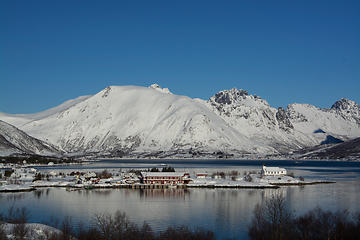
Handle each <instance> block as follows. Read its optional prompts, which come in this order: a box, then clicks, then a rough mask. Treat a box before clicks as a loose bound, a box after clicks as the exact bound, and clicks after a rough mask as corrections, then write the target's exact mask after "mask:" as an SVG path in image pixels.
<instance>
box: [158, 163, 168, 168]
mask: <svg viewBox="0 0 360 240" xmlns="http://www.w3.org/2000/svg"><path fill="white" fill-rule="evenodd" d="M158 166H160V167H166V166H167V164H165V163H160V164H158Z"/></svg>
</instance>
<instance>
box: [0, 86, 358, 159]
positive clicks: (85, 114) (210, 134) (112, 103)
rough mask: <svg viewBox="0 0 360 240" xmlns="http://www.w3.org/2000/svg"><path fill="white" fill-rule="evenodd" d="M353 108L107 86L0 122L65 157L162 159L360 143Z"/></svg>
mask: <svg viewBox="0 0 360 240" xmlns="http://www.w3.org/2000/svg"><path fill="white" fill-rule="evenodd" d="M359 116H360V115H359V105H358V104H357V103H355V102H352V101H350V100H347V99H341V100H340V101H338V102H337V103H335V104H334V105H333V107H332V108H331V109H319V108H316V107H314V106H311V105H306V104H292V105H289V106H288V108H287V109H286V110H284V109H283V108H279V109H275V108H272V107H271V106H270V105H269V104H268V103H267V102H266V101H265V100H264V99H261V98H260V97H258V96H256V95H254V96H252V95H249V94H248V92H247V91H245V90H237V89H236V88H233V89H231V90H225V91H221V92H219V93H217V94H216V95H214V96H213V97H211V98H210V99H209V100H208V101H205V100H201V99H191V98H189V97H186V96H179V95H175V94H172V93H171V92H170V91H169V89H167V88H161V87H160V86H159V85H157V84H154V85H151V86H150V87H148V88H146V87H136V86H111V87H107V88H106V89H104V90H102V91H100V92H99V93H98V94H95V95H93V96H84V97H79V98H77V99H74V100H70V101H68V102H65V103H64V104H62V105H60V106H58V107H55V108H52V109H50V110H47V111H45V112H42V113H38V114H23V115H10V114H5V113H0V119H1V120H3V121H5V122H8V123H10V124H12V125H14V126H16V127H17V128H19V129H21V130H22V131H24V132H26V133H27V134H29V135H30V136H33V137H35V138H38V139H41V140H42V141H45V142H47V143H49V144H53V145H55V146H57V147H59V149H61V150H62V151H65V152H67V153H69V154H84V153H99V154H102V155H106V154H111V155H122V154H128V153H133V154H145V153H156V152H166V153H168V154H172V153H178V152H182V153H184V152H189V151H201V152H214V151H222V152H226V153H233V154H274V153H278V152H281V153H284V152H290V151H294V150H298V149H301V148H303V147H310V146H315V145H318V144H320V143H321V142H323V141H324V140H325V139H327V137H328V136H329V135H331V136H332V137H335V138H337V139H341V140H347V139H353V138H356V137H359V136H360V124H359V119H360V118H359Z"/></svg>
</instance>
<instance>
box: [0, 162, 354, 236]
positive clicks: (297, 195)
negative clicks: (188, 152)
mask: <svg viewBox="0 0 360 240" xmlns="http://www.w3.org/2000/svg"><path fill="white" fill-rule="evenodd" d="M150 161H151V162H150ZM160 163H166V164H169V165H171V166H172V167H175V169H176V171H184V170H185V171H187V172H190V174H193V173H195V172H208V173H209V174H211V173H212V172H217V171H224V172H229V171H232V170H237V171H238V172H239V173H241V174H242V173H243V172H244V171H253V170H256V171H259V170H260V168H261V165H262V164H263V163H265V164H266V165H267V166H279V167H285V168H286V169H287V170H288V172H293V173H294V174H295V177H296V178H299V177H300V176H302V177H304V178H305V180H331V181H336V183H335V184H323V185H310V186H305V187H284V188H280V189H276V190H275V189H145V190H139V189H136V190H133V189H114V190H107V189H102V190H95V189H93V190H90V191H86V190H83V191H79V192H66V191H65V189H64V188H48V189H41V190H37V191H34V192H29V193H6V194H5V193H0V212H6V210H7V208H8V207H9V206H10V205H11V204H13V203H14V202H15V204H16V206H19V207H22V206H26V207H27V208H28V209H29V210H30V211H31V219H30V221H32V222H45V221H49V220H50V217H51V215H53V216H55V217H57V218H59V219H62V218H63V217H64V216H67V215H68V216H71V217H72V220H73V222H74V223H75V225H76V224H77V223H79V222H82V223H84V224H85V225H87V224H91V223H92V221H93V217H94V213H96V212H100V213H102V212H110V213H112V212H115V211H116V210H118V209H119V210H122V211H125V212H126V213H127V215H129V217H130V219H131V220H132V221H133V222H135V223H137V224H138V225H141V224H142V223H143V221H146V222H147V223H149V225H150V226H151V227H152V228H153V229H154V230H163V229H165V228H166V227H167V226H169V225H173V224H177V225H180V224H185V225H188V226H189V227H191V228H192V227H194V228H195V227H205V228H207V229H211V230H213V231H214V232H215V233H216V236H217V237H218V238H219V239H222V238H225V237H229V238H232V237H237V238H238V239H246V238H247V226H248V224H249V222H250V219H251V217H252V210H253V209H254V206H255V205H256V204H257V203H261V202H262V201H263V200H264V198H266V197H267V196H271V195H272V194H273V193H275V192H282V193H283V194H284V195H285V196H286V200H287V204H288V207H289V209H291V211H293V212H294V214H295V215H299V214H303V213H305V212H307V211H308V210H311V209H313V208H314V207H316V206H318V205H319V206H321V207H322V208H323V209H326V210H331V211H334V212H335V211H338V210H343V209H348V210H350V211H351V212H355V211H360V204H359V203H360V163H359V162H314V161H299V162H297V163H296V162H294V161H284V160H282V161H263V160H262V161H258V160H251V161H250V160H249V161H247V160H220V161H219V160H103V161H101V162H96V163H94V164H91V165H86V166H71V167H61V168H59V167H53V168H42V169H41V170H42V171H51V170H54V169H57V170H59V169H61V171H63V172H71V171H73V170H82V171H85V170H94V171H97V170H99V171H100V170H102V169H109V170H111V169H116V170H120V168H121V169H122V170H123V171H125V170H127V169H130V168H134V169H147V168H152V167H155V166H157V165H158V164H160ZM39 169H40V168H39Z"/></svg>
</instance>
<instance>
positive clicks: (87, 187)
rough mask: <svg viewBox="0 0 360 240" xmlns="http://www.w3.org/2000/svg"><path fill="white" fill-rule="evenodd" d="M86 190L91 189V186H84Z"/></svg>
mask: <svg viewBox="0 0 360 240" xmlns="http://www.w3.org/2000/svg"><path fill="white" fill-rule="evenodd" d="M84 188H85V189H86V190H90V189H93V186H85V187H84Z"/></svg>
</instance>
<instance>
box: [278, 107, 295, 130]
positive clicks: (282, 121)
mask: <svg viewBox="0 0 360 240" xmlns="http://www.w3.org/2000/svg"><path fill="white" fill-rule="evenodd" d="M276 120H277V121H278V125H279V128H280V129H282V130H284V131H286V132H288V133H290V132H291V130H293V129H294V126H293V125H292V124H291V122H290V119H289V117H288V115H286V113H285V110H284V109H283V108H282V107H279V108H278V111H277V112H276Z"/></svg>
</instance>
